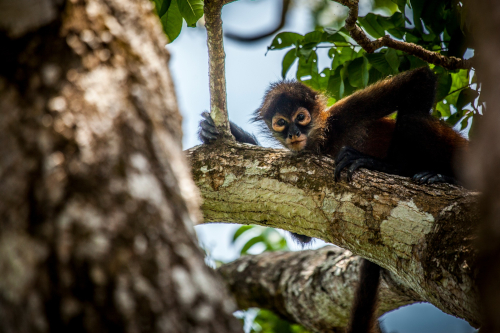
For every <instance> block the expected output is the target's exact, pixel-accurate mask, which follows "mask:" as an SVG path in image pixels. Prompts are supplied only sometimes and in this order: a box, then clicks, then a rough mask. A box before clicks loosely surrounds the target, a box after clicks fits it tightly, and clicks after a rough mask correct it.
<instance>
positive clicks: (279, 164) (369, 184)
mask: <svg viewBox="0 0 500 333" xmlns="http://www.w3.org/2000/svg"><path fill="white" fill-rule="evenodd" d="M188 156H189V157H190V159H191V165H192V172H193V176H194V180H195V183H196V185H197V186H198V188H199V189H200V191H201V193H202V197H203V200H204V203H203V205H202V210H203V214H204V217H205V221H207V222H220V221H222V222H230V223H242V224H260V225H264V226H271V227H277V228H282V229H286V230H289V231H293V232H296V233H300V234H303V235H307V236H312V237H316V238H320V239H323V240H325V241H326V242H330V243H333V244H336V245H338V246H341V247H342V248H345V249H348V250H350V251H352V252H353V253H355V254H358V255H361V256H363V257H365V258H368V259H370V260H371V261H373V262H375V263H377V264H379V265H380V266H382V267H384V268H386V269H388V270H389V271H390V272H392V273H394V274H395V275H396V276H397V277H398V279H399V280H400V281H402V283H403V284H404V285H405V286H406V287H408V288H411V289H412V290H414V291H415V292H416V293H417V294H418V295H419V297H420V298H421V299H422V300H425V301H428V302H430V303H432V304H434V305H436V306H437V307H438V308H440V309H442V310H443V311H445V312H447V313H450V314H453V315H455V316H458V317H461V318H464V319H466V320H467V321H469V322H470V323H471V324H472V325H477V324H478V322H479V319H478V318H479V315H478V313H479V312H478V308H477V302H476V296H477V292H476V289H475V287H474V283H473V281H474V274H475V271H474V269H473V267H472V265H473V263H474V261H475V252H474V251H473V247H472V240H473V239H474V234H473V231H474V227H475V225H476V224H477V222H478V213H477V209H476V206H477V197H478V193H474V192H468V191H466V190H464V189H462V188H459V187H454V186H451V185H433V186H421V185H417V184H414V183H412V182H411V181H410V180H409V179H408V178H404V177H398V176H392V175H386V174H382V173H378V172H371V171H364V170H363V171H361V172H357V173H356V175H355V177H354V179H353V181H352V182H351V183H349V184H348V183H346V182H345V181H342V182H339V183H335V182H334V180H333V177H332V173H333V170H334V164H333V161H332V160H331V159H330V158H327V157H319V156H316V155H308V154H302V155H292V154H291V153H290V152H288V151H284V150H275V149H266V148H262V147H255V146H249V145H244V144H237V143H234V142H222V140H220V141H218V142H216V143H215V144H213V145H204V146H198V147H194V148H192V149H190V150H189V151H188Z"/></svg>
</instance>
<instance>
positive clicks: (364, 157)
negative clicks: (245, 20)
mask: <svg viewBox="0 0 500 333" xmlns="http://www.w3.org/2000/svg"><path fill="white" fill-rule="evenodd" d="M435 94H436V76H435V75H434V74H433V73H432V71H431V70H430V69H429V68H427V67H422V68H418V69H415V70H412V71H408V72H404V73H401V74H398V75H396V76H393V77H391V78H388V79H385V80H382V81H379V82H377V83H375V84H373V85H371V86H369V87H367V88H365V89H362V90H359V91H357V92H355V93H353V94H352V95H350V96H347V97H345V98H343V99H341V100H339V101H338V102H336V103H335V104H334V105H332V106H331V107H329V108H326V105H325V98H324V96H322V95H321V94H319V93H318V92H316V91H314V90H312V89H311V88H309V87H307V86H305V85H304V84H302V83H300V82H296V81H282V82H278V83H274V84H272V85H271V86H270V88H269V89H268V91H267V92H266V95H265V97H264V100H263V102H262V105H261V106H260V108H259V109H258V110H257V111H256V112H255V114H254V121H258V122H261V123H262V124H263V125H264V126H263V128H264V130H265V131H266V132H267V133H269V134H270V135H271V136H272V137H274V138H275V139H277V140H278V141H279V142H280V143H281V144H282V145H283V146H284V147H286V148H288V149H289V150H291V151H294V152H302V151H309V152H312V153H316V154H320V155H329V156H331V157H334V158H335V170H332V172H333V173H334V176H335V180H337V181H338V180H339V179H340V175H341V172H342V170H344V169H347V179H348V180H351V178H352V175H353V173H354V171H356V170H357V169H359V168H367V169H370V170H377V171H382V172H385V173H390V174H395V175H400V176H407V177H412V178H413V180H414V181H415V182H417V183H426V184H432V183H439V182H446V183H451V184H456V183H457V181H456V169H457V167H456V161H457V155H460V154H461V153H462V152H463V151H464V150H465V149H466V148H467V146H468V141H467V140H466V139H465V138H463V137H462V136H461V135H460V134H459V133H457V132H455V131H454V130H453V129H452V128H451V127H449V126H448V125H447V124H446V123H444V122H443V121H440V120H438V119H436V118H434V117H432V116H431V114H430V110H431V107H432V105H433V103H434V98H435ZM396 111H397V117H396V120H394V119H390V118H387V116H388V115H390V114H391V113H393V112H396ZM202 116H203V118H204V120H202V121H201V123H200V127H201V129H200V133H199V137H200V139H201V140H202V141H203V142H204V143H210V142H211V141H212V140H215V139H217V137H218V132H217V130H216V128H215V125H214V123H213V120H212V118H211V117H210V114H208V113H207V112H204V113H203V114H202ZM230 127H231V133H232V134H233V135H234V137H235V138H236V140H237V141H239V142H244V143H250V144H254V145H258V142H257V140H256V138H255V137H254V136H253V135H251V134H249V133H247V132H245V131H244V130H242V129H241V128H239V127H238V126H236V125H235V124H233V123H230ZM292 235H293V236H294V238H295V239H296V240H297V241H298V242H300V243H302V244H306V243H309V242H310V241H311V238H310V237H308V236H303V235H298V234H292ZM379 279H380V267H379V266H378V265H376V264H374V263H372V262H370V261H368V260H366V259H364V260H363V262H362V266H361V269H360V283H359V287H358V290H357V291H356V296H355V301H354V304H353V309H352V313H351V319H350V325H349V328H348V330H347V332H348V333H353V332H371V331H373V330H375V329H376V327H377V325H376V318H375V312H376V302H377V289H378V284H379Z"/></svg>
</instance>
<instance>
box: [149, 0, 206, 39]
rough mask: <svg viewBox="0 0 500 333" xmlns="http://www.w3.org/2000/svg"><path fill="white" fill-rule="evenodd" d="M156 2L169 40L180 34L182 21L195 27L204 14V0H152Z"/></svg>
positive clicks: (157, 11)
mask: <svg viewBox="0 0 500 333" xmlns="http://www.w3.org/2000/svg"><path fill="white" fill-rule="evenodd" d="M151 1H152V2H154V4H155V12H156V14H157V15H158V17H159V18H160V21H161V24H162V27H163V31H164V32H165V34H166V35H167V37H168V40H169V42H172V41H173V40H174V39H176V38H177V36H179V34H180V33H181V30H182V22H183V21H186V23H187V25H188V27H195V26H196V22H198V20H199V19H200V18H201V17H202V16H203V0H151Z"/></svg>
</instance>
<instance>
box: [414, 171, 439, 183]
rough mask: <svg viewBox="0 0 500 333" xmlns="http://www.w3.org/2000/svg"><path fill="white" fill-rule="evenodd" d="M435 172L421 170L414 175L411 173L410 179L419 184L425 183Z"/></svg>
mask: <svg viewBox="0 0 500 333" xmlns="http://www.w3.org/2000/svg"><path fill="white" fill-rule="evenodd" d="M435 174H436V173H434V172H432V171H422V172H419V173H416V174H415V175H413V177H412V179H413V181H414V182H415V183H419V184H423V183H426V182H427V180H428V179H429V178H430V177H432V176H434V175H435Z"/></svg>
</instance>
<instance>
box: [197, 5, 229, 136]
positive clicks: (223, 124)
mask: <svg viewBox="0 0 500 333" xmlns="http://www.w3.org/2000/svg"><path fill="white" fill-rule="evenodd" d="M229 2H231V1H227V0H226V1H220V0H205V5H204V7H203V10H204V13H205V26H206V29H207V45H208V63H209V81H210V115H211V117H212V119H213V120H214V122H215V125H216V126H217V130H218V131H219V133H220V134H221V135H223V136H224V137H226V136H227V137H230V136H231V133H230V131H229V120H228V115H227V104H226V73H225V66H224V59H225V53H224V44H223V41H222V19H221V9H222V6H223V5H224V4H226V3H229Z"/></svg>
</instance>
